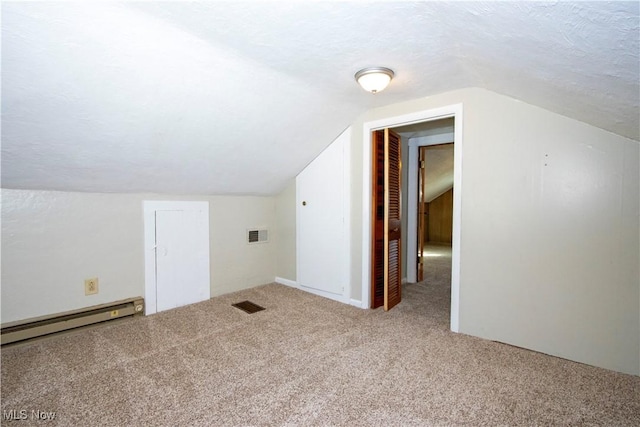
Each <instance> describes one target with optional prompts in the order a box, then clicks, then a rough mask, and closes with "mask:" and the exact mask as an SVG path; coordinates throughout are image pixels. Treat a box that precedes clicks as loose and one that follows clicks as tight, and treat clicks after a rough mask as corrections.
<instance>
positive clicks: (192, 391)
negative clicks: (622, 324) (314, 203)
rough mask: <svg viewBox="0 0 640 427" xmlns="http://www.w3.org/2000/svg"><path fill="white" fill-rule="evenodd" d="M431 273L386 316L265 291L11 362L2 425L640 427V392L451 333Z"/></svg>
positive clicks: (594, 373)
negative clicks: (42, 416) (247, 304)
mask: <svg viewBox="0 0 640 427" xmlns="http://www.w3.org/2000/svg"><path fill="white" fill-rule="evenodd" d="M432 258H433V259H432V260H430V262H431V266H432V268H431V270H430V273H429V274H428V275H427V278H426V280H425V282H423V283H420V284H416V285H407V286H406V287H405V288H404V296H403V302H402V303H401V304H400V305H399V306H398V307H397V308H396V309H394V310H392V311H390V312H388V313H385V312H383V311H382V310H361V309H358V308H354V307H350V306H348V305H343V304H340V303H337V302H334V301H330V300H327V299H324V298H321V297H317V296H314V295H311V294H308V293H306V292H302V291H299V290H296V289H292V288H289V287H286V286H283V285H278V284H269V285H265V286H261V287H257V288H254V289H250V290H247V291H242V292H237V293H234V294H229V295H225V296H222V297H218V298H214V299H212V300H209V301H206V302H203V303H199V304H194V305H191V306H188V307H183V308H179V309H176V310H172V311H168V312H163V313H159V314H157V315H154V316H149V317H139V318H135V319H128V320H124V321H119V322H117V323H114V324H105V325H103V326H100V327H97V328H94V329H90V330H83V331H77V332H75V333H71V334H67V335H63V336H57V337H53V338H50V339H46V340H42V341H39V342H35V343H31V344H27V345H22V346H15V347H9V348H3V349H2V354H1V355H2V409H3V411H4V412H3V415H4V416H3V418H6V415H7V414H8V412H7V411H11V410H14V411H20V410H25V411H28V418H27V420H25V421H21V422H10V421H7V420H6V419H3V421H2V425H20V426H27V425H64V426H75V425H79V426H110V427H113V426H132V425H140V426H151V425H159V426H177V425H181V426H182V425H189V426H272V425H274V426H279V425H287V426H429V425H436V426H445V425H446V426H450V425H469V426H476V425H491V426H495V425H545V426H546V425H602V426H624V425H628V426H638V425H640V377H635V376H630V375H624V374H620V373H616V372H612V371H607V370H604V369H599V368H595V367H591V366H586V365H582V364H579V363H574V362H570V361H567V360H563V359H559V358H555V357H550V356H546V355H543V354H540V353H535V352H532V351H528V350H524V349H520V348H515V347H511V346H508V345H504V344H499V343H495V342H491V341H486V340H482V339H478V338H473V337H470V336H466V335H462V334H454V333H451V332H450V331H449V317H448V316H449V308H448V307H449V293H450V289H449V288H448V286H447V284H446V283H447V281H448V272H447V269H446V266H445V267H443V261H446V257H436V256H434V257H432ZM437 258H442V259H440V260H438V259H437ZM445 263H446V262H445ZM245 299H248V300H251V301H253V302H255V303H256V304H259V305H262V306H263V307H266V310H264V311H261V312H258V313H255V314H251V315H249V314H246V313H244V312H242V311H240V310H238V309H236V308H234V307H232V306H231V304H232V303H236V302H239V301H242V300H245ZM32 410H41V411H47V412H55V413H56V418H55V420H54V421H47V422H45V421H36V420H34V419H33V418H32V417H31V411H32ZM18 413H19V412H18Z"/></svg>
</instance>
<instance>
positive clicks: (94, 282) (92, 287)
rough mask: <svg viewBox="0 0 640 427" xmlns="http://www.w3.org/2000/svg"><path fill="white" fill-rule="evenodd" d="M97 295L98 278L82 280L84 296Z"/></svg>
mask: <svg viewBox="0 0 640 427" xmlns="http://www.w3.org/2000/svg"><path fill="white" fill-rule="evenodd" d="M97 293H98V278H97V277H93V278H91V279H85V280H84V294H85V295H93V294H97Z"/></svg>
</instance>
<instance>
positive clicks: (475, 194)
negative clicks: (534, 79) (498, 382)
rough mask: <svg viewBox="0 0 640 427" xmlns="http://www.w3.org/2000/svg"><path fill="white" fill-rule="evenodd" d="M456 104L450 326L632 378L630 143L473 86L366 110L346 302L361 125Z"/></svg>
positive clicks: (633, 144)
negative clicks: (454, 316)
mask: <svg viewBox="0 0 640 427" xmlns="http://www.w3.org/2000/svg"><path fill="white" fill-rule="evenodd" d="M457 103H463V108H464V122H463V134H464V140H463V152H462V206H461V211H462V225H461V248H460V249H461V258H460V262H461V277H460V331H461V332H463V333H467V334H471V335H475V336H480V337H483V338H488V339H492V340H497V341H502V342H506V343H510V344H513V345H517V346H521V347H525V348H530V349H533V350H537V351H541V352H544V353H548V354H552V355H556V356H560V357H564V358H568V359H572V360H576V361H580V362H584V363H588V364H592V365H595V366H601V367H604V368H608V369H613V370H617V371H622V372H627V373H633V374H639V373H640V303H639V302H640V295H639V294H640V271H639V267H638V260H639V258H640V253H639V251H640V241H639V239H640V230H639V228H640V225H639V211H640V207H639V193H640V189H639V181H640V176H639V167H638V165H639V146H638V142H637V141H632V140H629V139H626V138H623V137H620V136H617V135H614V134H611V133H608V132H606V131H603V130H601V129H598V128H595V127H592V126H589V125H587V124H584V123H581V122H578V121H576V120H572V119H569V118H567V117H564V116H561V115H558V114H555V113H552V112H550V111H547V110H544V109H541V108H538V107H534V106H531V105H528V104H525V103H523V102H519V101H517V100H514V99H511V98H508V97H505V96H502V95H498V94H496V93H493V92H489V91H486V90H483V89H464V90H459V91H455V92H449V93H445V94H441V95H437V96H433V97H429V98H424V99H419V100H415V101H411V102H407V103H403V104H396V105H392V106H388V107H385V108H380V109H376V110H372V111H370V112H368V113H367V114H365V115H364V116H362V117H361V118H360V119H359V120H358V122H357V123H355V124H354V125H353V134H352V156H351V159H352V165H351V169H352V171H353V176H352V190H353V191H352V194H354V196H355V197H354V199H353V200H352V203H353V210H352V248H353V250H352V269H351V280H352V283H353V284H354V285H353V286H352V289H353V290H354V291H353V294H352V298H354V299H359V297H360V293H361V288H360V286H357V285H355V284H358V283H361V272H362V262H361V261H362V198H361V196H359V195H361V194H362V158H363V157H362V153H363V152H362V150H363V147H362V139H363V138H362V124H363V123H365V122H369V121H373V120H378V119H382V118H388V117H394V116H398V115H402V114H408V113H412V112H417V111H423V110H428V109H431V108H439V107H443V106H447V105H452V104H457Z"/></svg>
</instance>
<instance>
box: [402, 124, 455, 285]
mask: <svg viewBox="0 0 640 427" xmlns="http://www.w3.org/2000/svg"><path fill="white" fill-rule="evenodd" d="M454 136H455V132H443V133H440V134H434V135H429V136H424V137H420V138H411V139H410V140H409V158H408V160H407V162H408V163H409V170H408V171H407V184H408V186H407V191H408V192H409V194H408V195H407V197H408V198H407V211H408V212H407V234H406V236H407V279H408V281H409V283H416V282H417V281H418V272H417V269H416V264H415V262H409V261H408V260H410V259H413V260H415V259H416V258H417V257H418V156H419V150H420V147H427V146H429V145H440V144H447V143H450V142H453V140H454ZM454 150H455V145H454ZM447 191H449V190H446V191H445V192H443V193H442V194H444V193H446V192H447Z"/></svg>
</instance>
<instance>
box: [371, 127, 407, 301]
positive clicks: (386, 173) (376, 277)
mask: <svg viewBox="0 0 640 427" xmlns="http://www.w3.org/2000/svg"><path fill="white" fill-rule="evenodd" d="M372 141H373V144H372V145H373V153H372V159H373V161H372V170H373V186H372V204H371V209H372V212H371V214H372V219H373V221H372V230H371V231H372V236H373V242H372V245H371V246H372V249H371V295H372V298H371V308H377V307H381V306H384V309H385V310H390V309H391V308H393V307H394V306H395V305H396V304H398V303H399V302H400V298H401V286H400V285H401V275H402V271H401V265H402V264H401V261H402V256H401V255H402V253H401V240H400V234H401V227H400V220H401V211H402V196H401V187H400V184H401V182H400V171H401V157H400V137H399V136H398V135H397V134H395V133H394V132H392V131H390V130H388V129H385V130H378V131H374V132H373V135H372Z"/></svg>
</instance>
